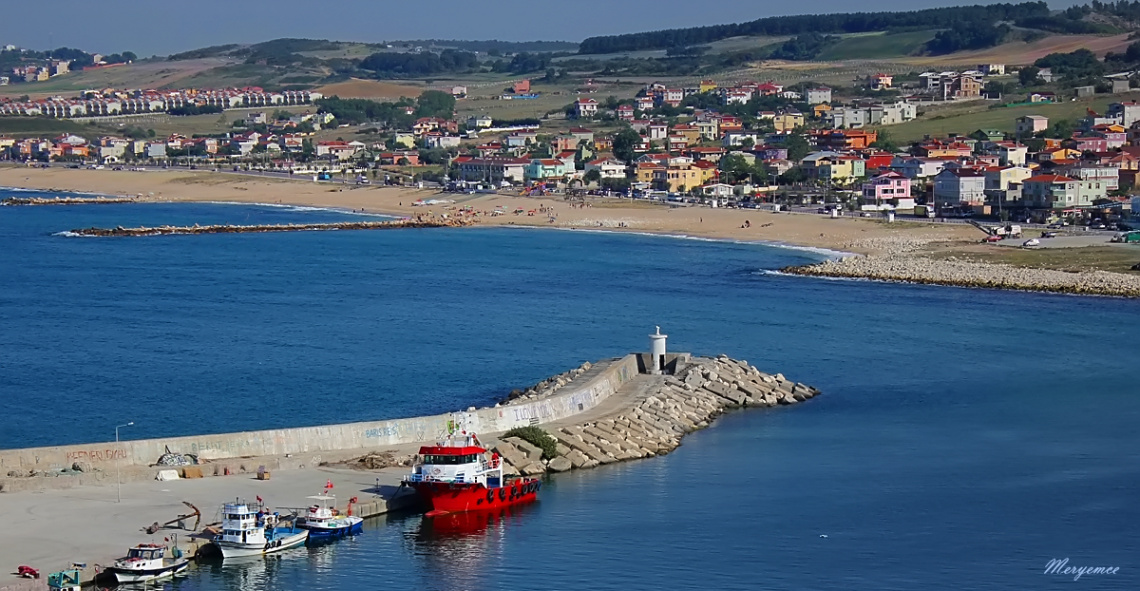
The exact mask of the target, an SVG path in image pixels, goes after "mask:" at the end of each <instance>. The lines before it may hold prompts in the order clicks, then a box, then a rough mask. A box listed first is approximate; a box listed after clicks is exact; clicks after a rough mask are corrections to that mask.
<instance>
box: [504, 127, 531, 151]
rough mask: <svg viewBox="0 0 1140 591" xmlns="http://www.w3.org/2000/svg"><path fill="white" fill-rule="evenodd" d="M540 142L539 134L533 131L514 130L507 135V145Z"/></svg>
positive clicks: (522, 145) (525, 144)
mask: <svg viewBox="0 0 1140 591" xmlns="http://www.w3.org/2000/svg"><path fill="white" fill-rule="evenodd" d="M534 143H538V134H537V133H536V132H533V131H514V132H511V133H510V134H508V135H507V147H508V148H514V147H523V148H525V147H526V146H529V145H530V144H534Z"/></svg>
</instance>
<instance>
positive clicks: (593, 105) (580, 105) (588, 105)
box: [574, 98, 598, 119]
mask: <svg viewBox="0 0 1140 591" xmlns="http://www.w3.org/2000/svg"><path fill="white" fill-rule="evenodd" d="M597 114H598V101H596V100H594V99H592V98H580V99H578V100H576V101H574V117H575V118H577V119H592V118H593V117H594V116H595V115H597Z"/></svg>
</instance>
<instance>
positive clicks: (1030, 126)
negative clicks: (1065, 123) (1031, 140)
mask: <svg viewBox="0 0 1140 591" xmlns="http://www.w3.org/2000/svg"><path fill="white" fill-rule="evenodd" d="M1047 129H1049V118H1048V117H1045V116H1043V115H1025V116H1023V117H1018V118H1017V123H1016V127H1015V131H1016V132H1017V137H1019V138H1028V137H1031V136H1033V135H1034V134H1036V133H1038V132H1041V131H1045V130H1047Z"/></svg>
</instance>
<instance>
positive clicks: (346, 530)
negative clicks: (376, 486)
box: [297, 492, 364, 542]
mask: <svg viewBox="0 0 1140 591" xmlns="http://www.w3.org/2000/svg"><path fill="white" fill-rule="evenodd" d="M306 498H309V499H314V500H316V501H317V504H315V505H312V506H310V507H309V511H308V513H306V514H305V516H304V517H300V518H298V519H297V527H300V528H303V529H307V530H309V539H310V540H312V541H314V542H315V541H320V540H329V539H333V538H342V537H344V536H351V535H355V534H358V533H360V532H361V531H363V530H364V519H363V518H360V517H357V516H355V515H340V514H339V513H338V512H337V511H336V510H335V509H332V508H330V507H329V504H330V502H331V503H333V504H335V503H336V497H334V496H333V495H330V494H328V493H327V492H326V493H325V494H320V495H315V496H312V497H306Z"/></svg>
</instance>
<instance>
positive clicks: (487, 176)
mask: <svg viewBox="0 0 1140 591" xmlns="http://www.w3.org/2000/svg"><path fill="white" fill-rule="evenodd" d="M455 160H456V163H457V164H458V168H459V178H460V180H464V181H471V182H490V183H501V182H503V181H507V182H511V183H521V182H523V181H524V180H525V179H526V168H527V166H528V165H529V164H530V160H527V159H525V158H505V157H492V158H462V159H461V158H456V159H455Z"/></svg>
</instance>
